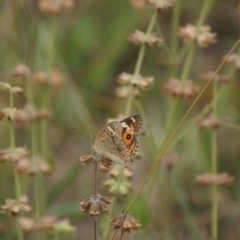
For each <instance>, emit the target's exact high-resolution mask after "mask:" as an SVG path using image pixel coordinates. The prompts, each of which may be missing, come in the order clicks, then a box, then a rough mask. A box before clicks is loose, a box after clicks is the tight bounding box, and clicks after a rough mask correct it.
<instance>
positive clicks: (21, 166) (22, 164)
mask: <svg viewBox="0 0 240 240" xmlns="http://www.w3.org/2000/svg"><path fill="white" fill-rule="evenodd" d="M16 167H17V170H18V172H19V173H20V174H28V172H29V170H30V168H31V163H30V161H29V159H28V158H21V159H19V160H18V161H17V162H16Z"/></svg>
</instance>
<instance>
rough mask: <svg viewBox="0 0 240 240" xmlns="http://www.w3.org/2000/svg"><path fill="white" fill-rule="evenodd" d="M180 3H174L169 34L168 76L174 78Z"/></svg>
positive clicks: (179, 0) (179, 1)
mask: <svg viewBox="0 0 240 240" xmlns="http://www.w3.org/2000/svg"><path fill="white" fill-rule="evenodd" d="M181 4H182V1H181V0H178V1H176V2H175V7H174V14H173V21H172V32H171V39H172V41H171V54H172V55H171V56H172V67H171V68H170V72H169V76H170V77H174V76H175V75H176V72H177V68H176V64H177V61H178V59H177V53H178V31H179V22H180V21H179V19H180V12H181Z"/></svg>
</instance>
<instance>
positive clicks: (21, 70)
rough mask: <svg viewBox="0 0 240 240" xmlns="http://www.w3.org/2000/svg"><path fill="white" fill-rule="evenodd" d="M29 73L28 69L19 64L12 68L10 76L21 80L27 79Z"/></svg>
mask: <svg viewBox="0 0 240 240" xmlns="http://www.w3.org/2000/svg"><path fill="white" fill-rule="evenodd" d="M29 72H30V70H29V68H28V67H27V66H26V65H24V64H22V63H20V64H18V65H17V66H16V67H15V68H14V70H13V72H12V75H13V76H14V77H16V78H22V77H27V75H28V74H29Z"/></svg>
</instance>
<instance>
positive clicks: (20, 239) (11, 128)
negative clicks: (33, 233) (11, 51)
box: [9, 89, 23, 240]
mask: <svg viewBox="0 0 240 240" xmlns="http://www.w3.org/2000/svg"><path fill="white" fill-rule="evenodd" d="M9 94H10V104H9V107H10V109H11V110H12V109H13V105H14V99H13V92H12V90H11V89H10V91H9ZM9 135H10V148H11V151H12V153H13V152H14V151H15V148H16V144H15V132H14V126H13V122H12V120H9ZM13 175H14V182H15V195H16V200H17V202H18V203H19V201H20V196H21V184H20V178H19V175H18V172H17V169H16V166H15V165H14V164H13ZM16 228H17V236H18V240H23V235H22V231H21V228H20V226H19V224H18V222H17V223H16Z"/></svg>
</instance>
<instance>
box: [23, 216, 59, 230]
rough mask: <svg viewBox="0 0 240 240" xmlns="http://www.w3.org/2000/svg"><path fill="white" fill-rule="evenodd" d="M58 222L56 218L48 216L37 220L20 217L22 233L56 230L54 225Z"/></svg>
mask: <svg viewBox="0 0 240 240" xmlns="http://www.w3.org/2000/svg"><path fill="white" fill-rule="evenodd" d="M55 222H56V216H54V215H47V216H43V217H42V218H41V219H35V218H30V217H20V218H19V225H20V228H21V229H22V231H24V232H31V231H34V230H37V231H40V232H41V231H49V230H53V229H54V224H55Z"/></svg>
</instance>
